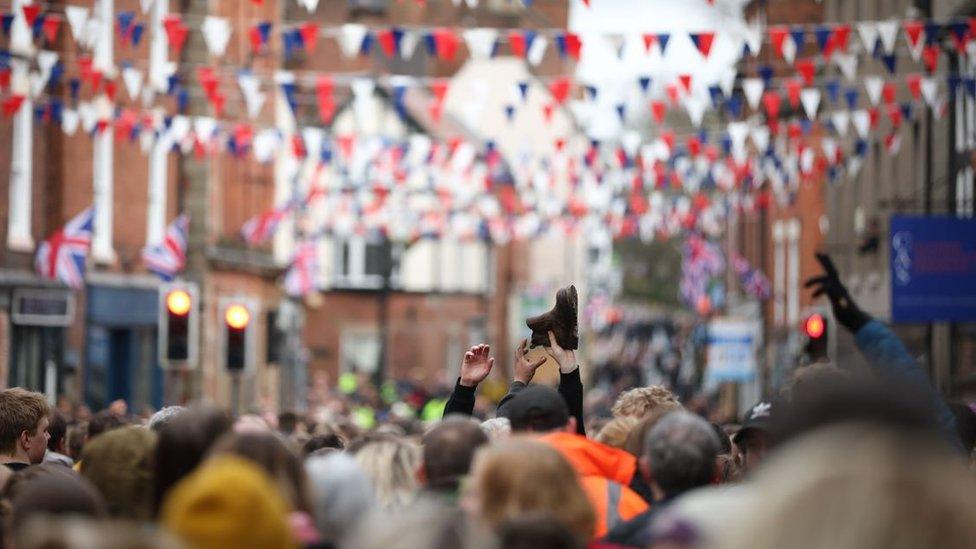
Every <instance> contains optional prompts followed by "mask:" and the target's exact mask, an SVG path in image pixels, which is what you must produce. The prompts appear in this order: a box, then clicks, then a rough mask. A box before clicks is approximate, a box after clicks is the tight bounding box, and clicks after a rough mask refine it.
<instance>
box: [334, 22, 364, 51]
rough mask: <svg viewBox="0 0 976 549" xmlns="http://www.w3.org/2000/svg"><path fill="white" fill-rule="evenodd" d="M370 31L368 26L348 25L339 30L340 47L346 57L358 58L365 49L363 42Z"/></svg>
mask: <svg viewBox="0 0 976 549" xmlns="http://www.w3.org/2000/svg"><path fill="white" fill-rule="evenodd" d="M368 32H369V29H368V28H366V25H360V24H358V23H346V24H345V25H343V26H342V27H341V28H340V29H339V47H340V48H341V49H342V54H343V55H345V56H346V57H356V56H357V55H359V51H360V50H361V49H362V48H363V40H364V39H365V38H366V34H367V33H368Z"/></svg>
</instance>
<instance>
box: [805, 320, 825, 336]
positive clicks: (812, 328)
mask: <svg viewBox="0 0 976 549" xmlns="http://www.w3.org/2000/svg"><path fill="white" fill-rule="evenodd" d="M826 329H827V325H826V324H825V323H824V317H823V315H820V314H812V315H810V316H808V317H807V319H806V321H805V322H804V323H803V331H804V332H806V334H807V337H809V338H810V339H820V338H821V337H823V335H824V332H825V331H826Z"/></svg>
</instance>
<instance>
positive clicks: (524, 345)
mask: <svg viewBox="0 0 976 549" xmlns="http://www.w3.org/2000/svg"><path fill="white" fill-rule="evenodd" d="M528 354H529V340H528V339H523V340H522V342H521V343H519V346H518V348H517V349H515V381H521V382H522V383H524V384H526V385H528V384H529V383H530V382H531V381H532V378H533V377H535V371H536V370H538V369H539V366H542V365H543V364H545V363H546V357H544V356H543V357H540V358H539V360H536V361H535V362H532V361H530V360H529V357H528Z"/></svg>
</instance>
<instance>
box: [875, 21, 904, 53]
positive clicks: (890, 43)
mask: <svg viewBox="0 0 976 549" xmlns="http://www.w3.org/2000/svg"><path fill="white" fill-rule="evenodd" d="M877 28H878V36H879V37H880V38H881V47H882V48H883V49H884V52H885V53H886V54H888V55H891V54H892V53H894V51H895V42H896V41H897V39H898V29H899V28H901V23H900V22H898V21H895V20H892V21H882V22H880V23H878V27H877Z"/></svg>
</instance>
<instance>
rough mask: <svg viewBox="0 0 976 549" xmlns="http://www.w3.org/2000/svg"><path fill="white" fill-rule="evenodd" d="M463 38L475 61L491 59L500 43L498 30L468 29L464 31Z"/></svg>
mask: <svg viewBox="0 0 976 549" xmlns="http://www.w3.org/2000/svg"><path fill="white" fill-rule="evenodd" d="M463 36H464V42H465V44H467V45H468V51H469V52H470V53H471V57H472V58H473V59H479V60H484V59H491V57H492V55H493V54H494V53H495V44H496V43H497V42H498V30H497V29H489V28H481V29H468V30H466V31H464V34H463Z"/></svg>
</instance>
